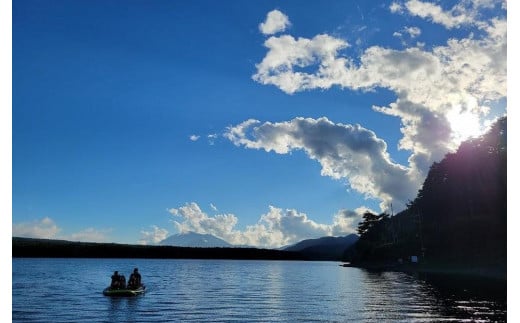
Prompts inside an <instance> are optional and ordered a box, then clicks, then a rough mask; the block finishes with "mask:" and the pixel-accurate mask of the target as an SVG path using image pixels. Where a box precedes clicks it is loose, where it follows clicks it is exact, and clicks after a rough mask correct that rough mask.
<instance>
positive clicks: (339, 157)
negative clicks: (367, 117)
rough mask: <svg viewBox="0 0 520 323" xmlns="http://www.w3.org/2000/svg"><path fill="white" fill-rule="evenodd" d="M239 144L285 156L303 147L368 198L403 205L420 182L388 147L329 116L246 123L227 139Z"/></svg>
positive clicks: (327, 173) (357, 127) (332, 174)
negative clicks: (335, 122)
mask: <svg viewBox="0 0 520 323" xmlns="http://www.w3.org/2000/svg"><path fill="white" fill-rule="evenodd" d="M225 136H226V137H227V138H228V139H229V140H231V141H232V142H233V143H234V144H235V145H237V146H240V145H241V146H244V147H246V148H252V149H264V150H266V151H274V152H276V153H278V154H287V153H289V152H291V151H292V150H297V149H301V150H303V151H305V152H306V153H307V155H308V156H309V157H310V158H311V159H314V160H317V161H318V162H319V163H320V164H321V167H322V169H321V173H322V175H325V176H330V177H332V178H335V179H340V178H346V179H348V181H349V183H350V186H351V187H352V188H354V189H356V190H357V191H359V192H362V193H364V194H366V195H367V196H368V197H373V198H379V199H381V200H382V203H383V206H385V205H386V206H388V205H389V204H390V203H391V202H393V203H394V204H396V206H398V207H404V205H405V204H406V202H407V198H409V196H410V195H411V194H413V192H414V190H415V189H416V187H417V182H415V181H413V180H412V177H411V176H409V172H410V170H409V169H407V168H405V167H403V166H401V165H398V164H395V163H393V162H392V161H391V160H390V158H389V156H388V153H387V151H386V148H387V147H386V143H385V142H384V141H383V140H381V139H379V138H377V136H376V135H375V133H374V132H373V131H370V130H368V129H365V128H363V127H361V126H360V125H344V124H334V123H332V122H331V121H330V120H328V119H327V118H320V119H311V118H306V119H304V118H296V119H293V120H291V121H287V122H280V123H270V122H265V123H263V124H260V122H259V121H256V120H248V121H245V122H243V123H242V124H239V125H237V126H235V127H230V128H229V129H228V132H227V133H226V135H225Z"/></svg>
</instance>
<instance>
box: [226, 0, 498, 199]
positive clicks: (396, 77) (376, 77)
mask: <svg viewBox="0 0 520 323" xmlns="http://www.w3.org/2000/svg"><path fill="white" fill-rule="evenodd" d="M484 4H485V2H480V3H476V2H475V4H474V5H473V7H471V8H473V9H474V8H476V7H477V6H484ZM426 5H428V6H433V7H432V8H433V9H435V8H436V9H435V10H437V11H435V10H433V11H431V12H437V13H438V14H436V17H437V18H435V19H441V18H439V17H443V16H442V15H443V14H444V15H445V13H444V12H443V11H442V9H440V7H438V6H437V5H433V4H425V3H423V2H420V1H408V2H406V7H407V8H408V9H409V10H412V12H415V13H417V14H418V13H419V12H422V11H421V10H422V9H421V10H419V9H420V8H424V6H426ZM421 6H423V7H421ZM435 6H436V7H435ZM397 9H398V8H397V7H395V6H394V9H393V10H394V11H396V10H397ZM473 9H472V10H473ZM464 10H466V11H464ZM464 10H463V9H460V8H459V7H456V8H455V7H454V8H452V11H451V13H452V14H451V16H449V17H448V16H445V18H443V19H445V20H446V21H444V20H443V21H444V23H445V24H449V23H448V20H449V19H451V20H449V21H451V23H450V24H449V25H450V26H456V25H458V24H461V23H464V22H465V21H467V22H468V23H469V22H470V21H471V22H472V23H474V24H476V25H477V27H478V28H479V29H480V30H482V31H484V35H482V36H481V37H480V38H476V37H475V36H473V35H469V36H468V38H462V39H450V40H449V41H448V42H447V43H446V44H445V45H443V46H437V47H433V48H431V49H430V50H425V49H424V47H423V46H420V47H412V48H406V49H403V50H396V49H391V48H383V47H379V46H372V47H369V48H367V49H366V50H365V51H364V52H363V53H362V55H361V56H360V57H359V58H358V59H354V58H351V57H348V56H345V55H344V54H343V53H342V52H341V51H342V50H343V49H344V48H346V47H347V46H348V43H347V42H346V41H344V40H342V39H338V38H335V37H332V36H329V35H323V34H322V35H317V36H315V37H314V38H310V39H308V38H298V39H295V38H294V37H292V36H290V35H282V36H280V37H270V38H269V39H268V40H267V41H266V42H265V44H264V45H265V46H266V47H267V49H268V52H267V53H266V55H265V57H264V59H263V60H262V61H261V62H260V63H259V64H257V65H256V67H257V72H256V73H255V74H254V75H253V79H254V80H256V81H257V82H259V83H261V84H266V85H267V84H271V85H275V86H277V87H278V88H280V89H281V90H282V91H284V92H286V93H288V94H293V93H295V92H298V91H304V90H311V89H328V88H330V87H332V86H339V87H341V88H347V89H351V90H365V91H366V90H374V91H375V90H377V88H379V87H380V88H386V89H389V90H391V91H392V92H394V93H395V94H396V96H397V100H396V101H395V102H392V103H389V104H388V105H387V106H386V107H378V106H374V107H373V109H374V111H376V112H380V113H384V114H387V115H391V116H395V117H398V118H400V119H401V124H402V127H401V132H402V134H403V137H402V138H401V140H400V142H399V148H400V149H404V150H408V151H410V152H411V155H410V158H409V165H407V166H406V167H405V166H402V165H395V164H390V163H389V162H387V160H389V158H388V157H387V156H386V157H385V158H379V161H385V163H386V164H385V163H383V162H378V163H377V165H379V166H382V165H384V166H385V167H387V166H392V167H391V169H393V170H395V172H394V173H392V174H393V176H391V177H390V178H391V179H393V180H395V179H396V178H399V177H403V178H404V177H405V176H403V173H404V172H407V175H408V179H407V180H405V183H407V184H408V183H415V185H416V187H415V188H416V189H417V188H418V185H419V183H421V182H422V180H423V179H424V176H425V175H426V173H427V171H428V169H429V166H430V165H431V164H432V163H433V162H434V161H438V160H440V159H441V158H442V157H443V156H444V155H445V154H446V153H447V152H449V151H452V150H453V149H455V148H456V147H457V145H458V144H459V143H460V142H461V141H462V140H464V139H465V138H466V137H467V135H468V133H467V131H466V130H467V129H462V126H461V124H460V123H457V122H456V120H461V118H462V117H463V116H465V115H466V116H467V115H468V113H469V114H471V115H472V116H473V117H474V118H476V122H474V124H478V125H479V126H480V125H482V124H483V123H485V121H486V119H487V118H488V117H487V116H488V114H489V111H490V108H489V106H488V103H489V102H491V101H495V100H498V99H501V98H504V97H506V95H507V94H506V89H507V86H506V85H507V84H506V80H507V78H506V75H507V60H506V51H507V41H506V38H507V37H506V31H507V28H506V25H507V24H506V21H505V20H504V19H499V18H493V19H490V20H488V21H477V20H475V19H476V17H478V15H476V14H475V13H474V12H473V11H471V12H472V13H471V15H470V14H469V13H468V12H469V11H470V10H469V9H464ZM462 12H464V15H463V14H462ZM455 13H457V14H458V16H454V14H455ZM459 16H460V17H459ZM462 16H463V17H465V18H464V19H465V20H463V19H462V18H461V17H462ZM454 17H459V18H457V19H459V20H460V21H459V20H457V19H455V18H454ZM432 19H433V18H432ZM456 21H458V22H456ZM405 31H406V32H408V33H409V34H410V35H418V34H419V32H420V30H418V29H413V28H408V29H405ZM401 34H402V33H401ZM312 68H314V70H312ZM314 121H316V120H314ZM297 123H300V124H301V123H302V121H298V122H295V120H293V121H290V122H286V123H278V124H271V123H268V122H267V123H264V124H263V125H260V126H259V125H258V124H259V122H258V121H255V120H248V121H245V122H244V123H242V124H239V125H236V126H234V127H231V128H230V129H228V133H227V138H228V139H230V140H232V141H233V142H234V143H235V144H237V145H243V146H245V147H247V148H256V149H265V150H274V151H276V152H277V153H287V152H289V151H290V150H291V149H304V150H305V151H306V152H307V153H308V155H309V156H310V157H311V158H313V159H316V160H318V161H319V162H320V163H321V164H322V173H323V174H326V175H329V176H332V177H346V178H348V180H349V182H350V183H351V185H352V187H353V188H355V189H356V190H358V191H360V192H363V193H365V194H368V195H369V196H374V197H377V198H379V199H381V200H382V201H383V202H386V201H388V200H396V199H398V200H399V201H400V202H401V203H402V202H404V201H405V200H404V199H403V197H404V196H406V195H407V194H409V187H408V185H406V186H407V188H406V190H405V191H406V193H404V192H397V193H392V191H391V190H388V189H386V188H385V187H388V188H389V187H391V185H390V184H389V182H392V180H385V179H384V177H382V176H381V180H384V181H385V183H373V182H371V181H370V182H369V181H368V179H369V178H371V177H370V176H367V175H365V174H369V171H368V170H367V169H363V168H359V167H358V166H357V165H358V164H357V163H354V164H352V163H349V162H346V161H344V162H341V160H342V158H344V157H343V156H339V155H334V153H333V151H334V149H330V147H335V146H334V144H335V142H326V141H325V140H323V141H322V142H319V145H322V147H318V145H317V144H316V143H313V144H311V145H309V143H304V142H302V140H303V139H301V138H300V139H298V138H296V137H294V136H293V133H292V131H294V129H292V128H291V127H294V126H295V125H296V124H297ZM336 126H338V125H336ZM472 126H474V125H472ZM464 127H465V126H464ZM365 130H366V129H365ZM480 130H482V128H481V129H480ZM247 131H250V132H251V133H253V134H254V135H255V136H257V137H256V138H248V136H247V134H246V133H247ZM475 131H476V130H475ZM349 135H352V134H348V135H347V136H349ZM306 136H308V137H312V135H311V134H310V133H307V134H306ZM305 138H307V137H305ZM374 138H376V137H375V135H374ZM328 139H330V138H328ZM344 140H346V141H348V140H349V139H344ZM378 140H379V141H380V142H381V143H383V144H384V142H383V141H382V140H380V139H378ZM311 147H312V148H311ZM335 148H337V147H335ZM313 149H314V150H315V151H321V150H320V149H322V150H324V151H327V152H329V154H330V156H333V157H325V155H319V154H317V153H314V150H313ZM385 154H386V147H385ZM355 156H361V155H358V154H356V155H355ZM381 156H382V155H381ZM332 161H333V162H332ZM385 167H380V170H383V169H385ZM360 174H361V175H360ZM375 174H378V173H377V172H376V173H375ZM375 174H374V175H372V178H371V179H376V180H379V178H373V177H375V176H376V175H375ZM396 174H397V175H398V176H397V175H396ZM397 196H399V198H397ZM409 198H413V196H409Z"/></svg>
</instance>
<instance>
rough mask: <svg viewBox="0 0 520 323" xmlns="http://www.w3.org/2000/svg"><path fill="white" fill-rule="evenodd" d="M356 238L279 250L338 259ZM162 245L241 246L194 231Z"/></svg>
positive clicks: (322, 240)
mask: <svg viewBox="0 0 520 323" xmlns="http://www.w3.org/2000/svg"><path fill="white" fill-rule="evenodd" d="M357 240H358V236H357V235H355V234H350V235H347V236H344V237H322V238H318V239H307V240H303V241H300V242H298V243H296V244H294V245H290V246H286V247H283V248H280V250H286V251H297V252H300V253H302V254H303V255H305V256H307V257H308V258H309V259H313V260H340V259H341V256H342V255H343V252H344V251H345V249H346V248H348V247H350V246H351V245H352V244H354V243H355V242H356V241H357ZM159 244H160V245H164V246H178V247H199V248H233V247H235V248H241V247H244V246H235V245H232V244H230V243H228V242H226V241H224V240H223V239H220V238H217V237H215V236H213V235H211V234H199V233H195V232H187V233H179V234H175V235H172V236H170V237H168V238H166V239H164V240H163V241H161V242H160V243H159Z"/></svg>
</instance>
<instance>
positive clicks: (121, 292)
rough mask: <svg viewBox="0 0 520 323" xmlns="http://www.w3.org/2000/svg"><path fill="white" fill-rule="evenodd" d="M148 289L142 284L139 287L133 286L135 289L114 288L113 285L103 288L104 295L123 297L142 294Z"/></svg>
mask: <svg viewBox="0 0 520 323" xmlns="http://www.w3.org/2000/svg"><path fill="white" fill-rule="evenodd" d="M145 289H146V286H144V285H141V286H139V287H138V288H133V289H130V288H112V287H110V286H109V287H107V288H105V289H104V290H103V295H105V296H121V297H125V296H137V295H141V294H144V291H145Z"/></svg>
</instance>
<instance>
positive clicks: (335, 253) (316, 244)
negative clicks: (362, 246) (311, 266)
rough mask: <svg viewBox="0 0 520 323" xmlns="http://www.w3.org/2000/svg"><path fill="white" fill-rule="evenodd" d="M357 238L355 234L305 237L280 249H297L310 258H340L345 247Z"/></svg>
mask: <svg viewBox="0 0 520 323" xmlns="http://www.w3.org/2000/svg"><path fill="white" fill-rule="evenodd" d="M358 239H359V237H358V236H357V235H356V234H349V235H347V236H344V237H322V238H318V239H307V240H303V241H300V242H298V243H296V244H294V245H292V246H288V247H285V248H282V250H285V251H298V252H300V253H301V254H303V255H305V256H307V257H308V258H309V259H312V260H341V258H342V256H343V252H344V251H345V249H347V248H348V247H350V246H351V245H353V244H354V243H356V241H357V240H358Z"/></svg>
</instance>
